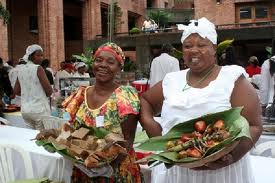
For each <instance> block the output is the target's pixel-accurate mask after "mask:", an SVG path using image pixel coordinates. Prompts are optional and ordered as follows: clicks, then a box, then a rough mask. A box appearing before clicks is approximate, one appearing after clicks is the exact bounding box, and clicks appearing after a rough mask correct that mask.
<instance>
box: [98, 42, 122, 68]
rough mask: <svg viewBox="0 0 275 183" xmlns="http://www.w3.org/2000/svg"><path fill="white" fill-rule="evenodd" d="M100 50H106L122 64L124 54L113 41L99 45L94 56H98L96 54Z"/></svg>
mask: <svg viewBox="0 0 275 183" xmlns="http://www.w3.org/2000/svg"><path fill="white" fill-rule="evenodd" d="M102 51H107V52H109V53H111V54H112V55H113V56H114V57H115V58H116V60H117V61H118V62H119V63H120V64H121V65H122V66H123V65H124V60H125V55H124V53H123V51H122V49H121V48H120V47H119V46H118V45H117V44H115V43H111V42H109V43H105V44H103V45H101V46H100V47H99V48H98V49H97V50H96V52H95V54H94V57H95V58H96V57H98V55H99V54H100V53H101V52H102Z"/></svg>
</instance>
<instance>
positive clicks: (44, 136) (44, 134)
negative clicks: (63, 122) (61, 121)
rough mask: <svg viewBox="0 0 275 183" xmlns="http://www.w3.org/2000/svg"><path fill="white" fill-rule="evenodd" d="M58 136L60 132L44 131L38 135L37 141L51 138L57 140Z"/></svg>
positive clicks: (54, 130)
mask: <svg viewBox="0 0 275 183" xmlns="http://www.w3.org/2000/svg"><path fill="white" fill-rule="evenodd" d="M58 134H59V131H58V130H57V129H49V130H42V131H40V132H39V133H38V134H37V135H36V137H35V139H36V140H44V139H47V138H49V137H53V138H57V137H58Z"/></svg>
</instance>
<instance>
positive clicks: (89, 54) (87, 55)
mask: <svg viewBox="0 0 275 183" xmlns="http://www.w3.org/2000/svg"><path fill="white" fill-rule="evenodd" d="M72 57H73V58H75V59H78V60H80V61H82V62H84V63H85V64H86V66H87V72H88V73H89V74H90V76H93V72H92V65H93V61H94V56H93V49H92V48H89V47H88V48H86V49H85V52H84V53H81V55H72Z"/></svg>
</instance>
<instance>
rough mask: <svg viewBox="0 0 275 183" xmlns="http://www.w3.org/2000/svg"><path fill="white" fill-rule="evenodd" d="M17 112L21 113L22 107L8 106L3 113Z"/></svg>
mask: <svg viewBox="0 0 275 183" xmlns="http://www.w3.org/2000/svg"><path fill="white" fill-rule="evenodd" d="M16 111H20V106H17V105H15V104H6V105H5V107H4V109H3V112H16Z"/></svg>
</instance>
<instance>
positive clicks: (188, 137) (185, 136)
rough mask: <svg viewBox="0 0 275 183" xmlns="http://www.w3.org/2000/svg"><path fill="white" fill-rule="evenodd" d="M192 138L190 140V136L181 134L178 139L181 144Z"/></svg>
mask: <svg viewBox="0 0 275 183" xmlns="http://www.w3.org/2000/svg"><path fill="white" fill-rule="evenodd" d="M191 139H192V138H191V134H189V133H188V134H182V136H181V137H180V140H181V141H182V142H187V141H189V140H191Z"/></svg>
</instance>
